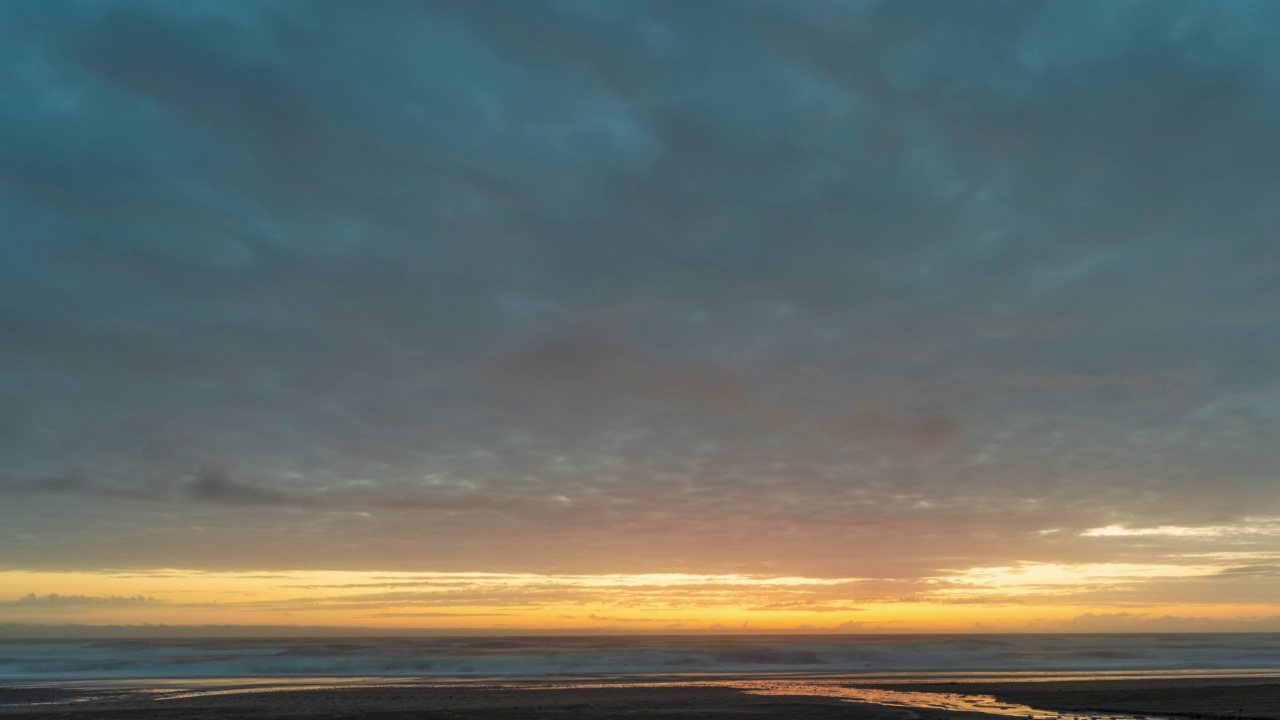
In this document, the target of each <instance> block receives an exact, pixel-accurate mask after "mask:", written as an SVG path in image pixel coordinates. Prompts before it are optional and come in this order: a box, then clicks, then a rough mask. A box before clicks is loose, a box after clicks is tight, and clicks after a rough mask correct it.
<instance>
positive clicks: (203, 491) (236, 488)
mask: <svg viewBox="0 0 1280 720" xmlns="http://www.w3.org/2000/svg"><path fill="white" fill-rule="evenodd" d="M186 493H187V497H189V498H191V499H193V500H198V501H202V502H210V503H217V504H219V505H244V506H256V505H266V506H299V505H301V506H310V505H312V504H313V503H312V502H311V501H310V500H309V499H308V498H304V497H299V496H293V495H290V494H288V493H285V492H282V491H280V490H277V489H275V488H268V487H260V486H257V485H251V484H249V483H244V482H239V481H237V480H234V479H232V478H231V477H230V475H229V474H228V473H227V471H226V470H225V469H224V468H219V467H212V468H206V469H204V470H203V471H202V472H201V473H200V474H199V475H198V476H197V477H196V478H195V480H194V481H192V482H191V484H190V485H188V486H187V488H186Z"/></svg>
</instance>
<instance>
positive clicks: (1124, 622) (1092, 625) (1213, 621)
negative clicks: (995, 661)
mask: <svg viewBox="0 0 1280 720" xmlns="http://www.w3.org/2000/svg"><path fill="white" fill-rule="evenodd" d="M1038 627H1041V628H1044V629H1053V630H1055V631H1058V632H1146V633H1150V632H1166V633H1167V632H1276V630H1277V628H1280V616H1275V617H1232V618H1208V617H1183V616H1177V615H1162V616H1157V615H1145V614H1141V613H1127V612H1118V613H1085V614H1083V615H1077V616H1075V617H1073V618H1071V619H1069V620H1065V621H1056V622H1043V623H1039V624H1038Z"/></svg>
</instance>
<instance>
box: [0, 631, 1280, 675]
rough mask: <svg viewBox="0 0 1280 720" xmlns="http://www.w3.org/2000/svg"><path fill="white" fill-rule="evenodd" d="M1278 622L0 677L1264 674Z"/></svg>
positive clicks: (52, 666)
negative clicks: (1252, 628) (1223, 627)
mask: <svg viewBox="0 0 1280 720" xmlns="http://www.w3.org/2000/svg"><path fill="white" fill-rule="evenodd" d="M1275 673H1280V633H1267V634H1125V635H1114V634H1108V635H897V636H892V635H795V636H777V635H715V636H626V637H620V636H564V637H544V636H540V637H398V638H397V637H391V638H389V637H377V638H350V637H342V638H306V639H298V638H287V639H279V638H275V639H272V638H263V639H244V638H235V639H230V638H227V639H218V638H205V639H175V640H158V639H145V640H128V639H121V640H83V641H70V640H43V641H42V640H3V641H0V682H6V683H17V682H33V681H40V682H75V681H92V680H142V679H163V678H178V679H180V678H191V679H197V678H294V679H297V678H417V679H435V680H453V679H456V680H465V679H471V678H517V679H518V678H523V679H536V678H576V677H594V678H607V677H628V678H642V677H669V676H678V677H697V676H703V677H715V676H734V677H769V676H774V677H777V676H795V675H813V676H819V675H853V676H863V677H876V678H882V679H886V680H891V679H892V678H894V677H902V678H919V677H939V676H941V677H949V678H950V677H962V678H969V677H986V676H1004V677H1014V676H1064V677H1067V676H1070V677H1079V676H1083V677H1102V676H1115V677H1123V676H1130V675H1138V676H1142V675H1183V674H1186V675H1192V674H1209V675H1213V674H1227V675H1241V674H1275Z"/></svg>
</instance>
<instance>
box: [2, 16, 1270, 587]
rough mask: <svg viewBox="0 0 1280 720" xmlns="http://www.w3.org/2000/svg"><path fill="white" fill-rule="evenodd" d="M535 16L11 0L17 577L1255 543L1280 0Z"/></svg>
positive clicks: (11, 356)
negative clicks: (1120, 531)
mask: <svg viewBox="0 0 1280 720" xmlns="http://www.w3.org/2000/svg"><path fill="white" fill-rule="evenodd" d="M516 5H518V6H513V4H512V3H505V2H496V1H489V0H483V1H475V2H453V1H452V0H451V1H449V2H432V3H415V2H398V1H396V2H385V3H378V4H377V7H370V6H364V5H360V4H352V3H339V2H315V3H255V2H225V3H198V2H191V3H166V2H151V1H143V2H66V3H60V4H59V6H58V7H57V8H56V10H55V9H54V8H53V7H52V6H49V5H45V4H41V3H11V4H8V5H6V6H4V7H3V8H2V9H0V34H2V35H3V38H2V39H3V40H4V42H0V83H3V85H4V87H5V88H6V93H5V94H4V96H5V98H6V99H5V100H3V101H0V128H3V132H0V236H3V237H4V238H6V240H5V242H4V243H2V244H0V367H2V368H3V371H0V455H3V457H5V458H6V462H5V467H4V468H3V470H0V473H2V474H0V497H3V498H4V501H3V502H0V523H2V524H3V526H4V527H5V528H6V529H8V530H10V532H9V533H7V538H8V539H5V540H2V541H0V542H3V543H4V544H5V545H6V546H5V547H4V548H3V549H4V551H5V552H4V555H5V557H6V558H8V562H10V563H12V564H13V565H14V566H22V567H29V566H36V565H39V566H42V567H51V566H56V567H81V568H84V567H98V566H110V567H120V566H129V567H139V568H145V567H208V568H224V569H225V568H235V567H241V568H243V567H247V566H246V563H247V564H248V566H252V567H258V568H300V567H319V566H322V565H323V566H326V567H330V568H332V567H335V566H337V567H350V568H356V567H370V566H377V567H382V568H387V569H416V570H424V569H425V570H430V569H439V570H446V569H450V570H468V569H477V568H479V569H483V570H486V571H499V570H510V571H521V570H525V571H527V570H534V571H543V572H614V571H621V570H628V571H636V572H640V571H687V572H711V571H716V572H770V573H784V574H785V573H793V572H797V573H798V572H803V573H807V574H821V575H827V576H831V577H872V578H881V579H882V580H881V582H882V583H883V584H884V586H885V590H884V592H883V593H879V592H867V593H861V594H858V595H846V596H844V597H843V598H827V599H826V600H827V601H830V602H831V603H835V602H836V601H837V600H849V599H850V598H852V597H864V596H883V597H897V596H903V597H906V596H910V595H912V594H913V593H916V592H919V590H920V589H919V588H918V587H915V586H913V585H912V584H911V583H912V582H914V581H917V580H919V579H921V578H926V577H931V576H936V575H937V574H939V573H940V572H941V571H943V570H946V569H956V568H963V567H969V566H974V565H981V564H984V563H985V564H992V565H998V564H1008V563H1009V562H1011V560H1010V557H1009V554H1010V553H1011V552H1015V550H1016V552H1017V553H1019V554H1020V556H1019V558H1016V559H1020V560H1027V561H1040V562H1081V561H1099V562H1100V561H1107V560H1114V561H1125V562H1132V561H1145V560H1152V559H1156V558H1161V557H1171V556H1173V555H1175V554H1176V553H1178V552H1185V551H1186V548H1187V545H1188V543H1192V542H1194V543H1195V547H1197V548H1198V549H1201V550H1203V551H1204V552H1214V551H1224V552H1225V551H1241V550H1242V549H1243V548H1245V547H1246V546H1247V548H1248V549H1250V550H1253V551H1259V552H1261V551H1273V550H1275V549H1276V545H1275V542H1276V540H1275V537H1274V536H1271V535H1265V534H1255V535H1254V536H1252V537H1249V538H1242V537H1231V536H1227V535H1204V534H1202V535H1199V536H1195V538H1196V539H1194V540H1187V539H1185V538H1184V539H1183V540H1180V541H1179V540H1176V539H1173V538H1170V537H1161V536H1154V535H1148V536H1136V535H1135V536H1125V537H1120V536H1117V537H1110V538H1102V537H1091V536H1088V535H1082V533H1085V532H1086V531H1088V530H1089V529H1092V528H1105V527H1109V526H1112V525H1116V526H1124V527H1132V528H1142V527H1148V528H1151V527H1161V526H1177V527H1187V528H1195V527H1201V528H1204V527H1224V526H1231V525H1233V524H1240V523H1243V522H1249V521H1248V520H1247V519H1249V518H1254V519H1257V518H1264V519H1265V518H1274V517H1276V516H1280V505H1278V504H1277V499H1276V495H1275V493H1274V492H1273V490H1272V488H1273V486H1274V468H1275V467H1276V463H1277V462H1280V454H1278V453H1280V449H1278V447H1277V445H1276V444H1275V443H1274V442H1272V441H1271V438H1272V437H1273V436H1274V434H1275V431H1276V429H1277V425H1278V423H1280V394H1278V392H1280V387H1278V386H1277V380H1278V379H1280V375H1277V372H1276V367H1275V365H1276V364H1275V363H1274V362H1273V361H1274V359H1275V358H1276V357H1280V341H1277V340H1276V337H1278V336H1277V334H1276V333H1274V332H1271V329H1272V326H1274V324H1275V319H1276V317H1275V314H1276V313H1275V307H1276V303H1275V299H1276V288H1277V287H1278V286H1277V281H1276V278H1277V277H1278V276H1280V253H1278V251H1277V247H1280V246H1278V245H1277V244H1276V243H1275V242H1274V238H1273V237H1272V235H1273V234H1274V233H1273V230H1274V227H1275V220H1276V217H1275V210H1274V209H1273V208H1274V205H1275V202H1274V198H1272V197H1271V195H1272V191H1271V188H1273V187H1274V185H1275V182H1276V181H1277V180H1280V143H1277V142H1276V141H1275V138H1274V137H1273V136H1274V132H1273V129H1274V127H1275V126H1276V123H1277V121H1280V55H1277V53H1276V51H1275V48H1276V47H1278V46H1280V43H1277V42H1276V40H1277V39H1278V38H1276V37H1275V35H1276V33H1275V31H1274V28H1275V27H1277V26H1278V25H1277V21H1280V15H1277V13H1278V12H1280V11H1278V10H1277V6H1276V5H1274V4H1273V3H1270V2H1265V1H1264V2H1246V1H1244V0H1242V1H1241V2H1238V3H1232V6H1231V7H1230V8H1228V7H1225V6H1222V7H1219V6H1216V5H1209V4H1205V3H1198V2H1180V1H1172V0H1150V1H1141V0H1139V1H1135V2H1129V3H1124V4H1123V5H1122V6H1117V5H1116V4H1114V3H1108V2H1094V1H1090V0H1048V1H1047V2H1035V3H1032V2H987V3H977V4H973V3H945V2H940V3H932V2H914V3H913V2H890V1H888V0H885V1H880V2H877V1H872V2H864V3H842V2H834V1H828V0H804V1H800V0H797V1H796V2H791V3H772V2H753V1H746V2H737V3H718V2H709V3H673V2H665V1H659V0H655V1H652V2H644V1H636V2H617V3H568V2H552V1H550V0H547V1H545V2H543V1H541V0H537V1H535V0H531V1H529V2H522V3H518V4H516ZM1188 537H1191V536H1188ZM1187 562H1190V561H1187ZM1260 567H1261V566H1260ZM1241 568H1244V564H1243V563H1242V565H1241ZM1264 570H1265V568H1263V570H1258V571H1257V572H1258V573H1263V572H1264ZM1251 573H1253V571H1246V570H1245V569H1241V570H1239V571H1238V572H1237V574H1240V575H1246V574H1251ZM1254 574H1256V573H1254ZM899 581H901V582H902V583H903V585H902V586H901V587H895V588H890V587H889V586H890V585H892V584H893V583H894V582H899ZM1241 587H1242V588H1243V586H1241ZM1197 592H1198V591H1197ZM1240 592H1242V593H1244V595H1247V596H1249V597H1254V596H1255V595H1256V594H1257V593H1258V592H1260V590H1259V589H1258V588H1254V587H1252V586H1251V587H1250V588H1245V589H1241V590H1240ZM792 600H794V599H791V600H786V599H784V600H780V602H791V601H792ZM795 601H796V602H799V601H798V600H795ZM850 601H851V600H850ZM816 606H817V605H815V607H816Z"/></svg>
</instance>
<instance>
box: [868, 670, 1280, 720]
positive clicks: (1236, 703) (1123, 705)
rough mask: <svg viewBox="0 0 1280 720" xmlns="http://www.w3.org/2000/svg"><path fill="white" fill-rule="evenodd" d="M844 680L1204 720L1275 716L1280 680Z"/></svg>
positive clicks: (1064, 708)
mask: <svg viewBox="0 0 1280 720" xmlns="http://www.w3.org/2000/svg"><path fill="white" fill-rule="evenodd" d="M850 684H851V685H856V686H858V687H873V688H885V687H892V688H893V689H895V690H903V691H915V692H930V693H961V694H968V695H993V696H995V698H996V699H997V700H1000V701H1003V702H1008V703H1017V704H1019V705H1029V706H1031V707H1034V708H1042V709H1045V710H1057V711H1061V712H1071V711H1094V712H1099V713H1127V714H1131V715H1159V716H1176V717H1188V718H1202V719H1206V720H1245V719H1250V720H1277V719H1280V680H1276V679H1273V678H1267V679H1264V678H1230V677H1220V678H1148V679H1134V680H1063V681H1049V682H994V683H984V682H964V683H904V684H895V685H891V686H889V685H877V684H856V683H850Z"/></svg>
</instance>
